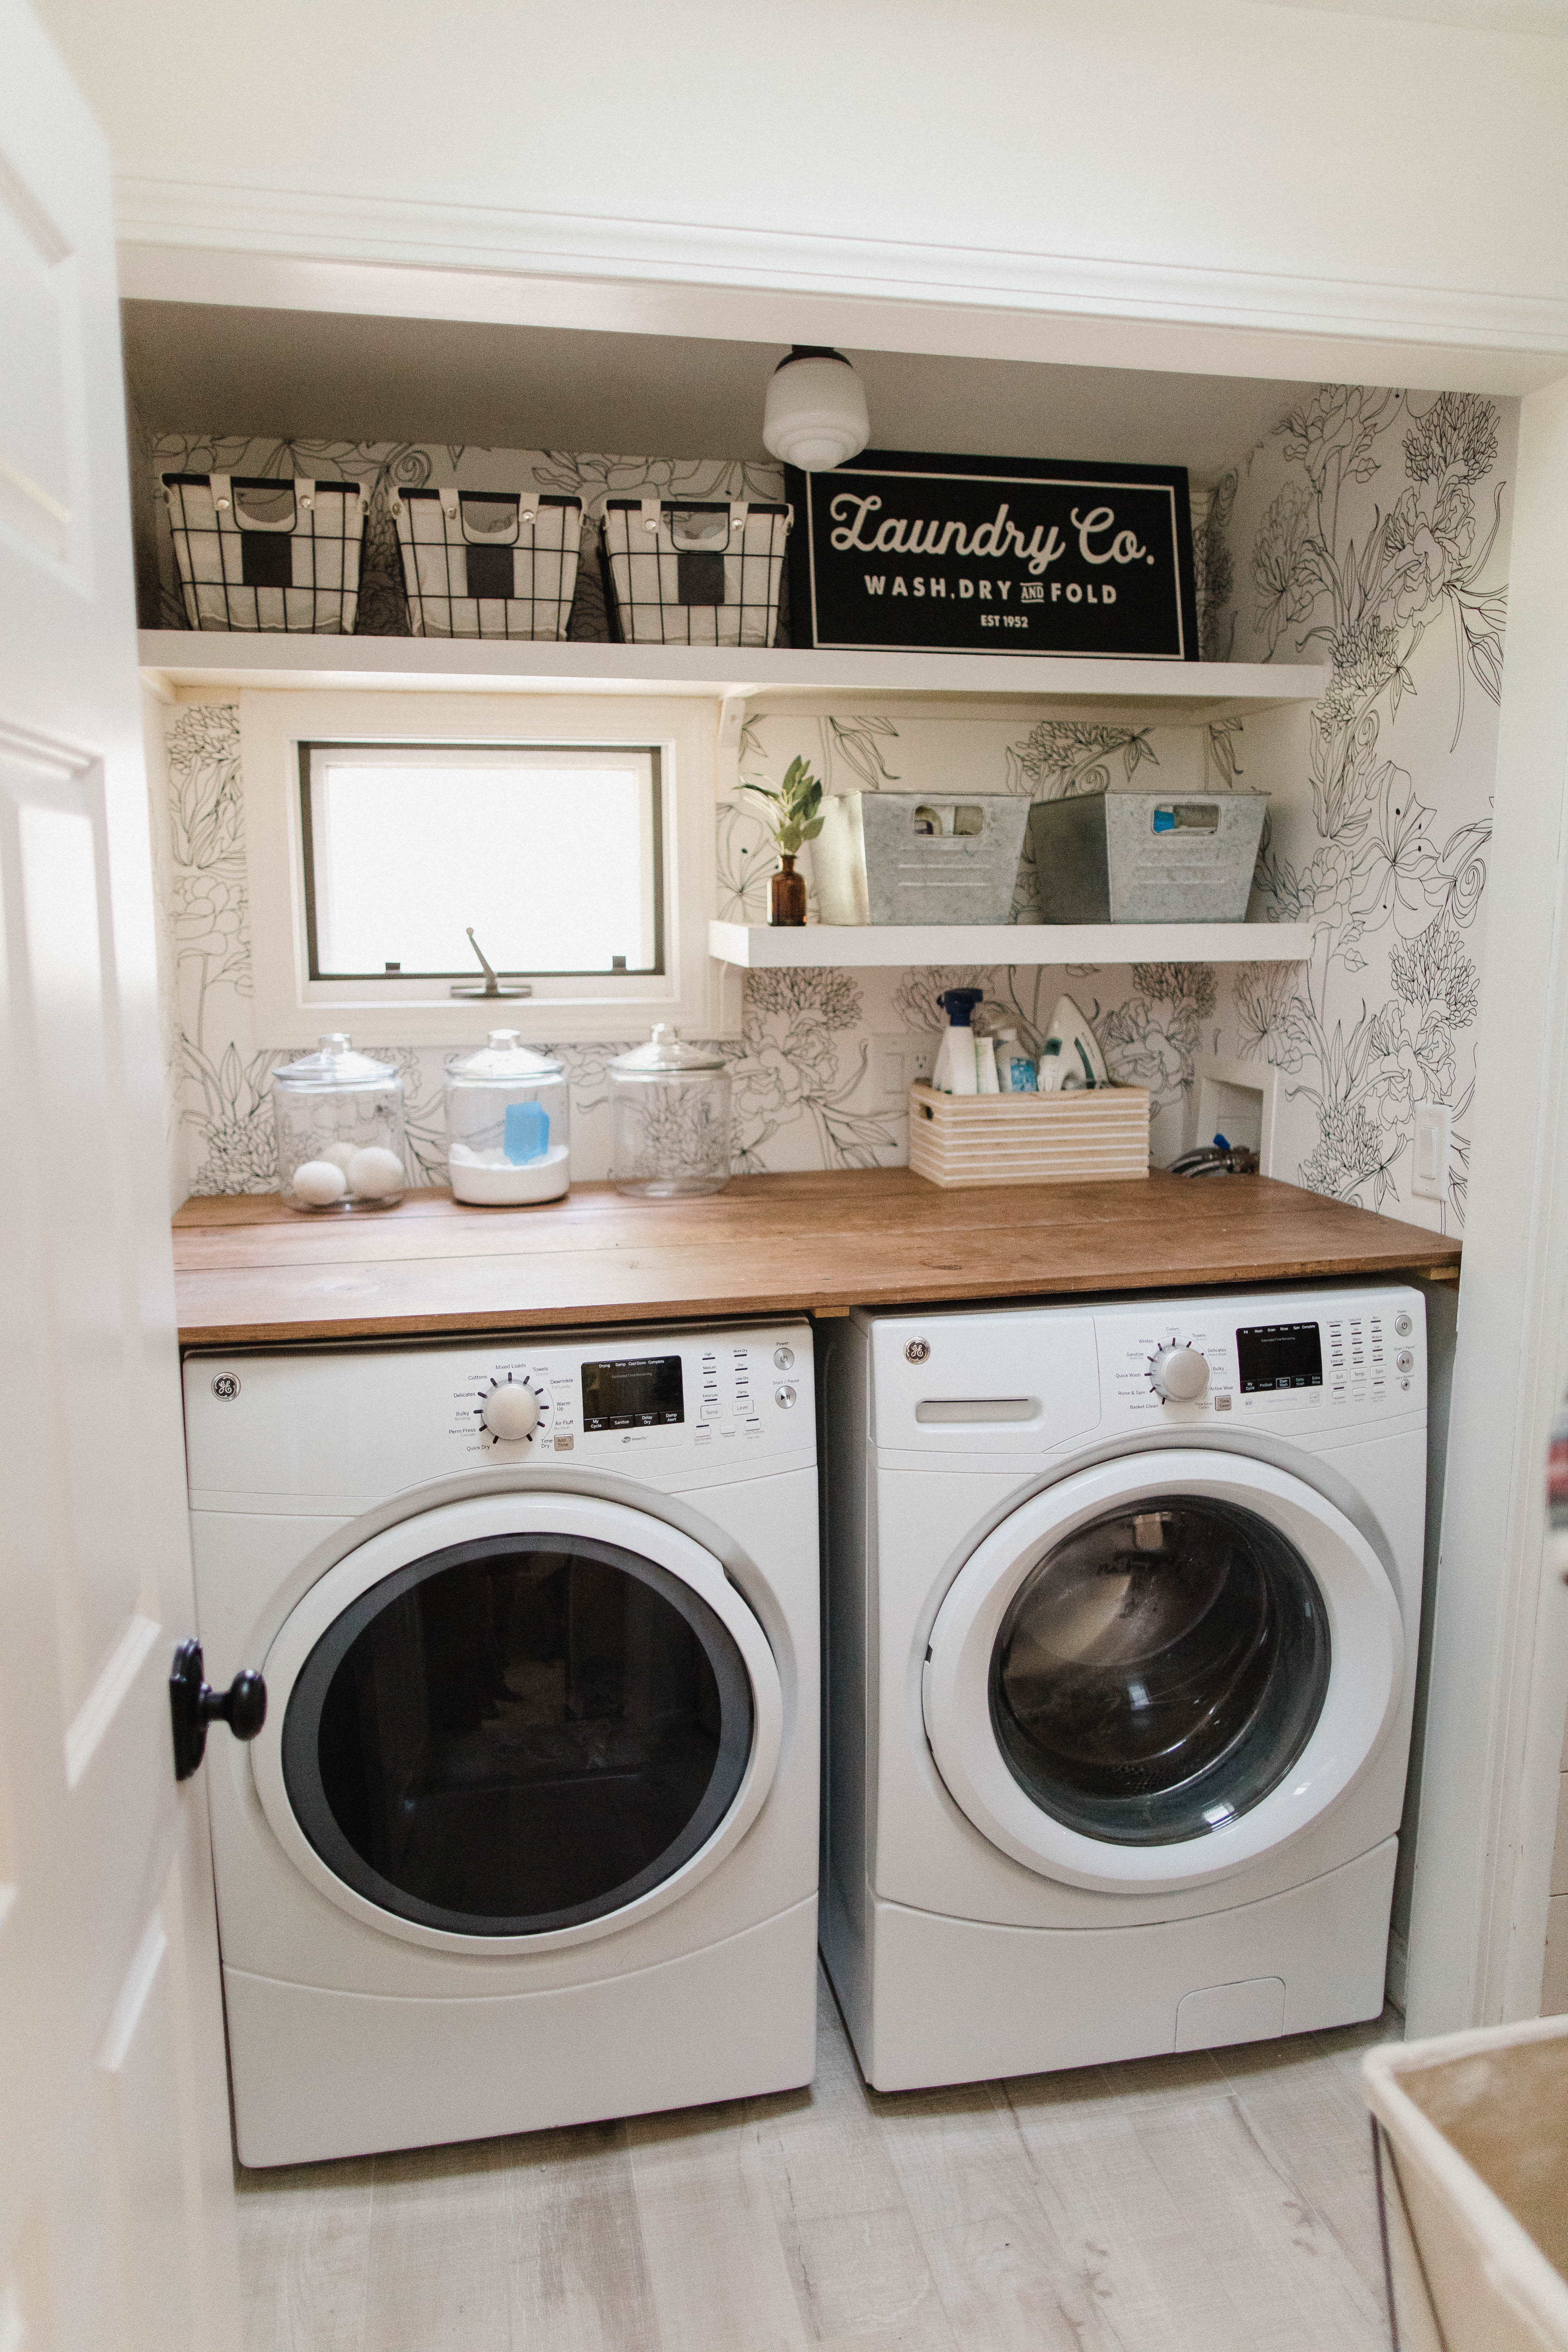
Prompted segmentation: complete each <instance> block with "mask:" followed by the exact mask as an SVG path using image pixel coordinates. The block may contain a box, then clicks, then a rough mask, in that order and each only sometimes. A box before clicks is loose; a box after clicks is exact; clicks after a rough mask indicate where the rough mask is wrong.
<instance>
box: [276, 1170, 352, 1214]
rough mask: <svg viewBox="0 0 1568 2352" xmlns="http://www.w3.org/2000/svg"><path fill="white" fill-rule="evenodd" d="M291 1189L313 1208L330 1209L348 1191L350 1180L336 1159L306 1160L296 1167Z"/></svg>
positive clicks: (299, 1198) (299, 1199)
mask: <svg viewBox="0 0 1568 2352" xmlns="http://www.w3.org/2000/svg"><path fill="white" fill-rule="evenodd" d="M348 1189H349V1180H348V1178H347V1176H346V1175H345V1174H344V1173H343V1171H342V1169H341V1168H340V1167H339V1166H338V1164H337V1162H336V1161H335V1160H301V1162H300V1166H299V1167H298V1168H296V1169H295V1171H294V1181H293V1182H292V1183H291V1184H290V1186H289V1191H290V1192H292V1193H293V1195H294V1198H295V1199H296V1200H297V1201H304V1202H308V1203H309V1204H310V1207H311V1208H312V1209H330V1208H331V1205H332V1202H334V1201H341V1200H342V1197H343V1194H344V1193H345V1192H347V1191H348Z"/></svg>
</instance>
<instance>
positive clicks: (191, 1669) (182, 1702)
mask: <svg viewBox="0 0 1568 2352" xmlns="http://www.w3.org/2000/svg"><path fill="white" fill-rule="evenodd" d="M169 1715H170V1719H171V1721H172V1723H173V1726H174V1778H175V1780H189V1779H190V1777H191V1774H192V1773H193V1772H194V1771H195V1769H196V1767H197V1766H198V1765H199V1764H200V1762H201V1760H202V1758H203V1757H204V1756H205V1753H206V1745H207V1726H208V1724H209V1723H226V1724H227V1726H228V1727H229V1729H230V1730H231V1731H232V1732H233V1734H234V1736H235V1738H237V1739H254V1738H255V1737H256V1735H257V1733H258V1731H259V1730H260V1728H261V1727H262V1725H263V1724H264V1723H265V1722H266V1720H267V1685H266V1684H265V1683H264V1682H263V1681H262V1679H261V1676H260V1675H258V1674H254V1673H251V1672H250V1671H248V1670H247V1672H245V1673H243V1674H238V1675H236V1676H235V1678H234V1680H233V1682H231V1683H230V1685H229V1686H228V1688H227V1690H226V1691H216V1690H214V1689H213V1687H212V1685H211V1684H210V1683H208V1682H207V1681H206V1680H205V1676H204V1673H203V1667H202V1645H201V1643H199V1642H182V1643H181V1644H180V1646H179V1648H178V1649H177V1650H176V1651H175V1653H174V1670H173V1672H172V1673H171V1675H170V1676H169Z"/></svg>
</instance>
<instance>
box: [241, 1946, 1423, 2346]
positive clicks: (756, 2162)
mask: <svg viewBox="0 0 1568 2352" xmlns="http://www.w3.org/2000/svg"><path fill="white" fill-rule="evenodd" d="M1398 2028H1399V2021H1398V2019H1397V2018H1396V2017H1394V2016H1393V2015H1392V2014H1391V2015H1390V2016H1389V2017H1388V2018H1386V2019H1385V2020H1384V2023H1383V2024H1382V2025H1381V2026H1378V2025H1373V2026H1359V2027H1353V2028H1348V2029H1346V2030H1345V2031H1344V2032H1338V2033H1327V2034H1316V2035H1307V2036H1303V2037H1301V2038H1300V2039H1299V2040H1296V2041H1290V2042H1263V2043H1259V2044H1255V2045H1253V2046H1252V2047H1250V2048H1246V2049H1241V2050H1225V2051H1217V2052H1215V2053H1212V2054H1211V2053H1204V2054H1200V2055H1195V2056H1191V2057H1188V2056H1183V2057H1171V2058H1157V2059H1150V2060H1147V2061H1143V2062H1141V2063H1134V2064H1130V2065H1124V2066H1102V2067H1092V2068H1088V2069H1085V2070H1083V2071H1081V2072H1078V2073H1074V2074H1037V2075H1030V2076H1026V2077H1023V2078H1021V2079H1019V2080H1016V2081H1014V2082H1010V2083H987V2084H978V2085H970V2086H969V2087H967V2088H965V2089H962V2090H952V2091H931V2092H907V2093H904V2094H902V2095H898V2096H892V2097H888V2096H883V2095H879V2093H877V2092H874V2091H868V2090H867V2088H866V2086H865V2084H863V2083H862V2081H861V2079H860V2076H859V2073H858V2069H857V2067H856V2064H855V2060H854V2057H853V2054H852V2053H851V2051H850V2049H849V2045H848V2042H847V2039H846V2036H845V2033H844V2029H843V2026H842V2024H841V2023H840V2021H839V2018H838V2014H837V2010H836V2009H835V2007H834V2003H833V1997H832V1994H831V1993H830V1992H829V1991H828V1990H827V1988H826V1984H824V1987H823V1992H822V2005H821V2057H820V2063H819V2066H818V2072H817V2078H816V2083H815V2084H814V2085H813V2087H812V2088H811V2090H809V2091H801V2092H795V2093H787V2094H784V2095H781V2096H779V2097H776V2098H769V2099H752V2100H747V2101H742V2102H737V2103H735V2104H734V2105H729V2106H720V2107H707V2108H698V2109H693V2110H690V2111H689V2112H687V2113H684V2114H680V2115H674V2116H645V2117H641V2118H638V2119H636V2120H633V2121H631V2122H629V2123H616V2124H604V2125H594V2126H585V2127H584V2128H581V2129H578V2130H574V2131H555V2132H539V2133H534V2134H530V2135H527V2136H524V2137H518V2138H515V2139H507V2140H489V2141H484V2142H478V2143H474V2144H472V2145H470V2146H468V2147H451V2148H435V2149H425V2150H422V2151H419V2152H418V2153H416V2154H411V2155H397V2156H381V2157H371V2158H363V2160H359V2161H355V2162H351V2163H343V2164H321V2165H301V2166H300V2167H298V2168H293V2169H289V2170H279V2171H273V2172H250V2173H246V2174H243V2175H242V2176H241V2194H240V2228H241V2242H242V2253H243V2260H244V2276H245V2292H246V2312H247V2347H248V2352H1363V2347H1364V2352H1384V2347H1386V2345H1387V2342H1388V2336H1387V2329H1386V2323H1385V2321H1384V2305H1383V2268H1382V2259H1381V2255H1380V2252H1379V2245H1378V2231H1377V2212H1376V2204H1375V2199H1374V2193H1373V2179H1372V2164H1371V2156H1370V2142H1369V2137H1368V2131H1367V2124H1366V2115H1365V2110H1364V2108H1363V2105H1362V2099H1361V2092H1360V2087H1359V2081H1358V2066H1359V2062H1360V2055H1361V2052H1362V2050H1363V2048H1365V2047H1366V2046H1367V2045H1368V2044H1369V2043H1370V2042H1375V2041H1378V2040H1380V2039H1384V2038H1386V2037H1387V2036H1388V2035H1390V2034H1392V2033H1395V2032H1397V2031H1398Z"/></svg>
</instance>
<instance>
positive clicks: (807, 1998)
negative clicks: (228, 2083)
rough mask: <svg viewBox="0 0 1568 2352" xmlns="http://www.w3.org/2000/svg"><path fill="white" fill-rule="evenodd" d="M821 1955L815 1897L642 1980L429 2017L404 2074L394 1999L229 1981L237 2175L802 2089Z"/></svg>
mask: <svg viewBox="0 0 1568 2352" xmlns="http://www.w3.org/2000/svg"><path fill="white" fill-rule="evenodd" d="M224 1991H225V1996H226V2004H227V2010H228V2038H229V2063H230V2065H231V2067H232V2070H233V2074H234V2111H235V2126H236V2138H237V2146H238V2149H239V2160H240V2162H241V2163H242V2164H250V2165H270V2164H310V2163H313V2162H315V2161H316V2160H317V2159H318V2158H322V2157H334V2156H356V2155H366V2156H368V2155H371V2154H374V2151H375V2150H376V2149H378V2148H389V2147H439V2146H441V2145H443V2144H444V2143H445V2142H447V2141H448V2140H464V2139H486V2138H489V2137H493V2136H499V2135H500V2134H502V2133H510V2132H520V2131H541V2130H543V2129H545V2128H546V2127H548V2126H552V2125H556V2124H574V2123H592V2122H595V2121H596V2120H597V2119H598V2118H600V2117H602V2116H626V2115H648V2114H653V2113H655V2112H657V2111H658V2110H659V2109H661V2108H665V2107H687V2106H707V2105H710V2103H711V2102H713V2101H714V2100H718V2099H743V2098H750V2097H752V2096H753V2095H754V2096H757V2097H762V2096H763V2095H765V2094H767V2093H769V2092H772V2091H790V2090H795V2089H797V2088H798V2087H799V2085H800V2084H803V2083H809V2082H810V2080H811V2075H812V2069H813V2066H814V2064H815V2063H816V1897H815V1895H813V1896H811V1897H810V1898H808V1900H807V1901H805V1902H804V1903H797V1904H795V1906H794V1907H793V1909H791V1910H788V1911H784V1912H782V1913H781V1914H780V1915H779V1916H778V1917H777V1918H775V1919H767V1920H764V1921H763V1923H762V1925H761V1926H760V1927H748V1928H747V1929H746V1930H745V1931H744V1933H743V1934H742V1935H739V1936H732V1937H730V1938H729V1940H728V1941H727V1942H725V1943H721V1944H714V1945H710V1946H709V1947H707V1948H705V1949H703V1950H701V1951H697V1952H689V1953H687V1954H686V1955H684V1957H682V1958H679V1959H677V1960H667V1961H665V1962H663V1963H662V1964H661V1965H660V1966H658V1967H656V1968H651V1969H636V1970H634V1971H633V1972H632V1973H631V1974H629V1975H627V1976H621V1977H610V1978H605V1979H600V1980H599V1981H597V1982H594V1983H587V1984H578V1985H564V1986H559V1987H557V1988H556V1989H555V1990H553V1991H550V1992H531V1993H526V1992H525V1993H510V1994H502V1995H500V1996H499V1997H496V1998H491V1999H489V2000H487V1999H485V1998H483V1997H482V1996H479V1995H475V1996H473V1997H471V1998H467V1999H465V1998H462V1997H458V1998H457V1999H454V2000H425V2001H421V2002H419V2003H418V2004H417V2005H416V2006H417V2010H418V2030H417V2032H416V2033H415V2032H410V2033H409V2035H408V2037H407V2040H406V2042H405V2044H404V2045H403V2046H402V2048H401V2049H400V2052H399V2054H398V2056H397V2059H396V2062H395V2063H389V2062H388V2054H387V2051H388V2044H387V2032H386V2015H385V2012H386V2011H387V2009H388V2007H389V2006H395V2005H396V2004H395V2003H389V2000H388V1998H387V1996H386V1995H384V1994H379V1993H345V1992H326V1991H322V1990H320V1989H319V1988H317V1987H315V1986H313V1985H300V1984H282V1983H280V1982H279V1980H278V1979H277V1978H275V1977H258V1976H251V1975H249V1974H248V1973H247V1971H246V1970H245V1969H225V1970H224ZM403 2006H405V2007H413V2006H415V2005H414V2004H403Z"/></svg>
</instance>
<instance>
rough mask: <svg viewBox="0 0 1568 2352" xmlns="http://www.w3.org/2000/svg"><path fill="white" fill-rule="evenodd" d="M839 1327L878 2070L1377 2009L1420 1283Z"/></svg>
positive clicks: (849, 1816)
mask: <svg viewBox="0 0 1568 2352" xmlns="http://www.w3.org/2000/svg"><path fill="white" fill-rule="evenodd" d="M818 1352H819V1364H820V1370H821V1372H822V1376H823V1380H824V1385H825V1393H824V1409H823V1433H824V1448H825V1455H826V1460H825V1472H826V1487H827V1507H826V1520H825V1525H826V1535H827V1545H828V1555H829V1559H828V1576H827V1617H826V1646H827V1655H828V1711H829V1731H828V1797H827V1841H826V1851H827V1864H826V1875H825V1884H824V1888H823V1897H824V1900H823V1913H824V1919H823V1943H824V1952H825V1957H826V1961H827V1966H828V1970H829V1973H830V1975H831V1976H832V1979H833V1982H834V1985H835V1988H836V1990H837V1993H838V1996H839V1999H840V2000H841V2002H842V2004H843V2007H844V2011H845V2014H846V2016H847V2020H848V2023H849V2029H850V2032H851V2033H852V2035H853V2037H854V2040H855V2045H856V2048H857V2050H858V2053H859V2057H860V2063H861V2064H862V2066H863V2068H864V2070H865V2073H866V2075H867V2077H868V2080H869V2081H870V2082H871V2083H873V2084H876V2085H877V2086H878V2087H879V2089H882V2090H901V2089H908V2088H910V2087H913V2086H915V2085H917V2084H936V2083H956V2082H969V2081H975V2080H980V2079H983V2078H984V2077H988V2076H992V2075H1006V2074H1025V2073H1033V2072H1037V2071H1043V2070H1046V2069H1049V2068H1053V2067H1062V2066H1081V2065H1088V2064H1092V2063H1100V2062H1102V2061H1106V2060H1111V2059H1121V2058H1133V2057H1139V2056H1143V2055H1147V2054H1148V2053H1152V2052H1156V2051H1163V2050H1193V2049H1202V2048H1209V2047H1214V2046H1216V2045H1218V2044H1221V2043H1225V2042H1247V2041H1254V2040H1258V2039H1262V2038H1265V2037H1267V2036H1269V2035H1272V2034H1279V2033H1296V2032H1302V2031H1303V2030H1304V2029H1307V2028H1309V2027H1317V2026H1329V2025H1338V2024H1342V2023H1345V2022H1347V2021H1350V2020H1352V2019H1355V2018H1366V2017H1373V2016H1375V2015H1376V2014H1377V2013H1378V2011H1379V2010H1380V2009H1381V2007H1382V2004H1383V1998H1384V1964H1385V1955H1386V1947H1387V1937H1388V1921H1389V1905H1390V1898H1391V1895H1392V1890H1393V1885H1394V1862H1395V1857H1396V1852H1397V1843H1398V1841H1397V1836H1396V1832H1397V1830H1398V1826H1399V1818H1400V1810H1401V1804H1402V1800H1403V1796H1404V1790H1405V1762H1406V1756H1407V1751H1408V1747H1409V1739H1410V1717H1411V1702H1412V1696H1413V1689H1414V1682H1415V1654H1416V1633H1417V1626H1418V1620H1419V1614H1420V1606H1421V1563H1422V1542H1423V1528H1424V1517H1425V1496H1426V1331H1425V1318H1424V1315H1423V1302H1422V1298H1421V1296H1420V1294H1419V1292H1417V1291H1415V1290H1411V1289H1406V1288H1390V1287H1386V1286H1385V1287H1381V1288H1355V1289H1334V1290H1312V1291H1304V1290H1295V1291H1283V1292H1278V1293H1271V1294H1268V1295H1256V1294H1254V1295H1250V1296H1237V1295H1236V1294H1234V1293H1233V1294H1230V1295H1227V1296H1223V1297H1178V1298H1169V1299H1146V1300H1139V1301H1135V1302H1132V1303H1120V1302H1118V1303H1114V1304H1106V1305H1103V1306H1101V1305H1093V1306H1086V1307H1077V1306H1074V1307H1044V1308H1038V1309H1036V1308H1016V1309H1001V1310H996V1311H987V1312H937V1313H932V1314H914V1315H909V1314H898V1315H879V1316H870V1315H866V1314H858V1315H856V1316H854V1317H852V1318H849V1319H848V1320H847V1321H846V1322H845V1323H844V1324H843V1325H841V1326H839V1327H838V1328H837V1330H836V1331H835V1332H834V1333H833V1334H832V1335H831V1336H830V1337H829V1338H828V1339H826V1341H825V1342H823V1343H822V1345H821V1346H820V1347H819V1351H818Z"/></svg>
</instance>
